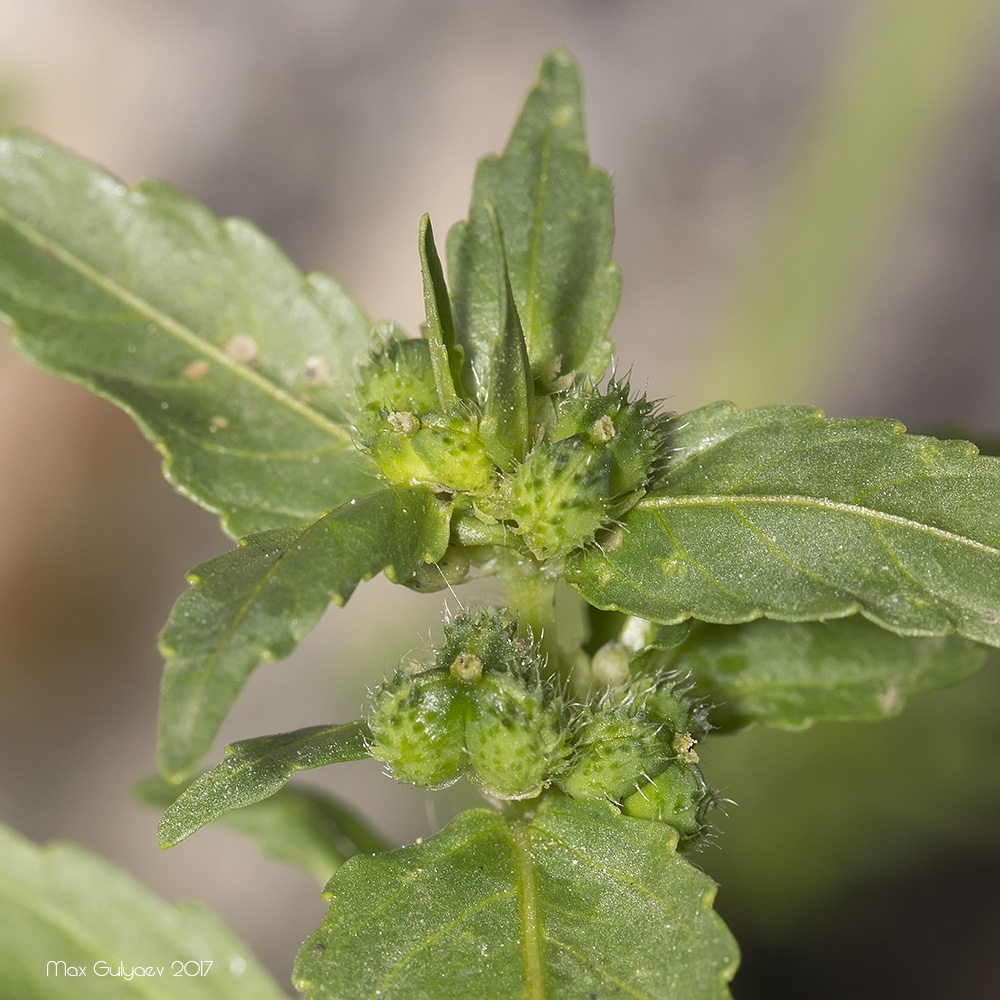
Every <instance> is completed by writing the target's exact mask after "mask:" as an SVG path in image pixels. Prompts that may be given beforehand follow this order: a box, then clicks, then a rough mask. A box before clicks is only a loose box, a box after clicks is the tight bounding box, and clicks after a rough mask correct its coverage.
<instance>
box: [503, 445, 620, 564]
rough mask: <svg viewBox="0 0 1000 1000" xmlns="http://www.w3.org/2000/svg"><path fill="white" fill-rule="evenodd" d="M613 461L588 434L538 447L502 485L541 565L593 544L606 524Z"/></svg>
mask: <svg viewBox="0 0 1000 1000" xmlns="http://www.w3.org/2000/svg"><path fill="white" fill-rule="evenodd" d="M611 464H612V462H611V455H610V454H609V453H608V452H606V451H605V450H604V449H603V448H601V447H599V446H597V445H595V444H594V443H593V441H591V439H590V437H589V436H588V435H586V434H577V435H575V436H574V437H571V438H565V439H563V440H562V441H556V442H554V443H552V444H541V445H537V446H536V447H535V448H534V450H532V451H531V452H530V453H529V454H528V455H527V457H526V458H525V460H524V462H522V463H521V465H519V466H517V467H516V468H515V469H514V470H513V472H512V473H511V475H509V476H507V477H506V479H505V480H504V483H503V493H504V501H505V506H506V509H507V513H508V516H509V518H510V519H511V520H512V521H514V522H515V524H516V526H517V527H516V529H515V530H516V532H517V534H518V535H520V536H521V538H522V539H524V542H525V544H527V546H528V548H529V549H531V551H532V553H533V554H534V555H535V556H537V557H538V558H539V559H550V558H552V557H553V556H557V555H561V554H563V553H566V552H570V551H571V550H572V549H575V548H578V547H579V546H581V545H583V544H585V543H586V542H589V541H590V540H591V539H592V538H593V537H594V535H595V534H596V533H597V530H598V529H599V528H600V527H601V526H602V525H603V524H604V522H605V520H606V519H607V503H608V498H609V496H610V492H611Z"/></svg>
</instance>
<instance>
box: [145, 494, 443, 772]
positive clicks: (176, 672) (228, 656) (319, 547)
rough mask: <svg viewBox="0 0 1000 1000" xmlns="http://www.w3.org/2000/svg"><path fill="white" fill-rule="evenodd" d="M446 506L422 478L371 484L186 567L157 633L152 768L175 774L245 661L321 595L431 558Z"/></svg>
mask: <svg viewBox="0 0 1000 1000" xmlns="http://www.w3.org/2000/svg"><path fill="white" fill-rule="evenodd" d="M450 514H451V509H450V507H448V505H447V504H444V503H442V502H441V501H439V500H437V499H436V498H435V497H434V495H433V494H431V493H430V492H428V491H427V490H423V489H419V488H409V487H400V488H397V489H382V490H379V491H378V492H377V493H372V494H370V495H369V496H366V497H363V498H361V499H359V500H357V501H356V502H355V501H353V500H352V501H351V502H350V503H347V504H344V505H343V506H342V507H338V508H337V509H336V510H334V511H331V512H330V513H329V514H326V515H324V516H323V517H321V518H320V519H319V520H318V521H316V522H315V523H314V524H311V525H309V526H308V527H307V528H305V529H304V530H297V529H293V528H280V529H277V530H275V531H265V532H261V533H260V534H257V535H251V536H249V537H248V538H246V539H244V540H243V542H242V543H241V547H240V548H238V549H235V550H233V551H232V552H227V553H225V554H224V555H221V556H218V557H217V558H215V559H211V560H209V561H208V562H206V563H203V564H202V565H201V566H198V567H196V568H195V569H194V570H193V572H192V574H191V581H192V587H191V589H190V590H189V591H187V593H185V594H183V595H182V596H181V598H180V600H178V602H177V604H176V605H175V607H174V610H173V612H172V613H171V615H170V619H169V621H168V622H167V624H166V627H165V628H164V630H163V634H162V636H161V647H162V651H163V654H164V656H166V657H167V663H166V668H165V670H164V675H163V687H162V692H161V702H160V762H161V767H162V769H163V773H164V774H165V775H166V776H167V777H168V778H171V779H173V780H179V779H181V778H183V777H185V776H187V775H188V774H189V773H190V772H191V770H192V769H193V768H194V767H196V766H197V764H198V762H199V761H200V760H201V758H202V757H203V756H204V754H205V752H206V751H207V750H208V747H209V745H210V744H211V742H212V740H213V738H214V737H215V734H216V732H217V731H218V728H219V726H220V725H221V723H222V720H223V718H224V717H225V715H226V713H227V712H228V711H229V707H230V705H232V703H233V701H234V700H235V699H236V696H237V695H238V694H239V692H240V691H241V690H242V688H243V685H244V684H245V683H246V681H247V678H249V676H250V674H251V673H252V672H253V671H254V669H255V668H256V667H257V665H258V664H259V663H260V662H261V661H262V660H270V659H280V658H281V657H284V656H288V654H289V653H291V652H292V651H293V650H294V649H295V647H296V646H297V645H298V644H299V643H300V642H301V641H302V639H303V638H304V637H305V636H306V634H307V633H308V632H309V631H310V629H312V627H313V626H314V625H315V624H316V622H317V621H318V620H319V618H320V616H321V615H322V614H323V612H324V611H325V610H326V607H327V605H328V604H329V603H330V601H331V600H332V601H335V602H336V603H337V604H343V603H344V602H345V601H346V600H347V599H348V598H349V597H350V595H351V594H352V593H353V592H354V589H355V587H357V585H358V584H359V583H360V582H361V581H362V580H367V579H370V578H371V577H373V576H374V575H375V574H376V573H379V572H382V571H383V570H384V571H385V573H386V575H387V576H388V577H389V578H390V579H393V580H399V581H405V580H407V579H408V578H409V577H411V576H412V575H413V573H414V572H415V570H416V569H417V567H418V566H420V565H422V564H423V563H425V562H436V561H437V560H438V559H440V558H441V556H442V555H443V554H444V551H445V549H446V548H447V546H448V524H449V518H450Z"/></svg>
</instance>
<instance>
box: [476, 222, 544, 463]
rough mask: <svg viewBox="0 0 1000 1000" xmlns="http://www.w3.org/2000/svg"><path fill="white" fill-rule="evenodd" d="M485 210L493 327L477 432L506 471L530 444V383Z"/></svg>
mask: <svg viewBox="0 0 1000 1000" xmlns="http://www.w3.org/2000/svg"><path fill="white" fill-rule="evenodd" d="M486 211H487V215H488V216H489V219H490V227H491V230H492V236H493V248H494V254H495V260H496V263H495V265H494V266H495V269H496V275H497V294H498V301H497V317H498V323H499V329H498V332H497V339H496V342H495V343H494V345H493V355H492V359H491V361H490V369H489V371H490V380H489V385H488V386H487V389H486V397H485V399H484V400H483V419H482V420H481V421H480V424H479V433H480V435H481V436H482V438H483V441H484V443H485V444H486V450H487V451H488V452H489V454H490V458H491V459H492V460H493V462H494V464H495V465H498V466H499V467H500V468H501V469H505V470H509V469H511V468H513V466H514V464H515V463H516V462H521V461H523V460H524V456H525V453H526V452H527V451H528V449H529V448H530V447H531V437H532V412H531V402H532V399H533V397H534V385H533V382H532V378H531V365H530V363H529V362H528V349H527V346H526V345H525V342H524V331H523V330H522V329H521V321H520V319H519V318H518V315H517V306H516V305H515V303H514V293H513V292H512V291H511V287H510V276H509V273H508V269H507V255H506V253H505V251H504V242H503V233H502V232H501V230H500V220H499V219H498V218H497V215H496V210H495V209H494V206H493V203H492V202H487V204H486Z"/></svg>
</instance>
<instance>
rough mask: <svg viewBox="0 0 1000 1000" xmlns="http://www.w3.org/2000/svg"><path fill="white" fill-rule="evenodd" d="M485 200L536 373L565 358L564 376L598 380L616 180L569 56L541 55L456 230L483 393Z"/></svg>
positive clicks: (608, 308)
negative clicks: (594, 141) (596, 160)
mask: <svg viewBox="0 0 1000 1000" xmlns="http://www.w3.org/2000/svg"><path fill="white" fill-rule="evenodd" d="M487 200H489V201H491V202H493V204H494V205H495V206H496V211H497V215H498V216H499V218H500V224H501V226H502V228H503V234H504V241H505V244H506V249H507V261H508V264H509V267H510V282H511V286H512V288H513V290H514V300H515V302H516V303H517V310H518V312H519V314H520V317H521V324H522V326H523V327H524V336H525V339H526V341H527V344H528V356H529V358H530V359H531V364H532V367H533V368H534V369H535V371H536V373H537V372H538V371H539V370H540V369H541V368H542V367H544V366H545V365H546V363H547V362H549V361H551V360H552V359H553V358H555V357H556V356H557V355H561V356H562V370H563V372H570V371H578V372H581V373H584V374H587V375H590V376H591V377H592V378H593V379H595V380H597V379H599V378H600V377H601V375H603V374H604V370H605V369H606V368H607V366H608V363H609V362H610V360H611V344H610V342H609V341H608V339H607V332H608V328H609V327H610V326H611V320H612V319H613V317H614V314H615V311H616V310H617V308H618V300H619V297H620V295H621V273H620V271H619V270H618V268H617V266H616V265H614V264H613V263H611V244H612V239H613V235H614V221H613V218H612V206H611V182H610V180H609V178H608V176H607V174H605V173H604V172H603V171H601V170H599V169H597V168H596V167H592V166H591V165H590V156H589V153H588V151H587V143H586V137H585V135H584V129H583V112H582V109H581V105H580V76H579V72H578V70H577V67H576V64H575V63H574V62H573V60H572V58H571V57H570V56H569V55H568V54H567V53H565V52H561V51H557V52H554V53H552V54H551V55H549V56H548V57H547V58H546V60H545V61H544V62H543V63H542V67H541V70H540V71H539V77H538V85H537V86H536V87H535V89H534V90H533V91H532V92H531V93H530V94H529V95H528V99H527V100H526V102H525V104H524V108H523V110H522V111H521V115H520V117H519V118H518V121H517V124H516V125H515V127H514V131H513V133H512V135H511V137H510V141H509V142H508V143H507V148H506V149H505V150H504V153H503V155H502V156H499V157H495V156H492V157H487V158H486V159H484V160H481V161H480V163H479V166H478V168H477V170H476V179H475V184H474V187H473V192H472V204H471V206H470V209H469V221H468V222H467V223H464V222H461V223H458V224H456V225H455V226H454V227H453V228H452V230H451V232H450V233H449V234H448V276H449V278H450V281H451V292H452V300H453V303H454V314H455V327H456V333H457V336H458V339H459V342H460V343H461V344H463V345H464V346H465V348H466V357H467V359H469V360H471V361H472V366H473V369H474V372H475V380H476V381H477V383H478V384H479V385H481V386H482V387H483V388H484V389H485V387H486V385H487V384H488V382H489V371H488V369H489V364H490V358H491V356H492V350H493V342H494V340H495V339H496V337H497V335H498V331H499V330H500V325H499V321H498V315H497V302H498V299H499V292H500V291H501V290H500V289H498V287H497V283H496V267H495V265H494V251H493V247H492V240H491V235H490V220H489V216H488V213H487V211H486V202H487Z"/></svg>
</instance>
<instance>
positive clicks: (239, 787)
mask: <svg viewBox="0 0 1000 1000" xmlns="http://www.w3.org/2000/svg"><path fill="white" fill-rule="evenodd" d="M368 739H369V732H368V727H367V725H365V723H364V722H350V723H347V724H345V725H339V726H308V727H307V728H305V729H296V730H295V731H294V732H291V733H278V734H276V735H274V736H258V737H255V738H254V739H249V740H240V741H239V742H237V743H231V744H230V745H229V746H227V747H226V752H225V757H224V758H223V760H222V763H221V764H217V765H216V766H215V767H213V768H212V769H211V770H209V771H206V772H205V773H204V774H202V775H201V776H199V777H198V778H195V780H194V781H192V782H191V784H190V785H188V786H187V788H185V789H184V791H183V792H181V794H180V795H178V796H177V797H176V798H175V799H174V800H173V801H172V802H170V803H169V804H168V806H167V809H166V812H164V814H163V817H162V818H161V819H160V824H159V827H158V829H157V838H158V839H159V842H160V847H163V848H167V847H174V846H175V845H176V844H179V843H180V842H181V841H182V840H186V839H187V838H188V837H190V836H191V834H192V833H194V832H195V831H196V830H200V829H201V828H202V827H203V826H205V825H206V824H207V823H211V822H212V820H214V819H218V817H220V816H222V815H223V814H226V813H229V812H231V811H232V810H234V809H243V808H244V807H246V806H250V805H253V804H255V803H258V802H261V801H262V800H263V799H266V798H268V797H270V796H272V795H274V794H275V793H276V792H277V791H278V790H279V789H281V788H282V787H283V786H284V785H285V784H286V783H287V782H288V781H289V779H290V778H291V777H292V775H293V774H294V773H295V772H296V771H307V770H310V769H312V768H316V767H325V766H326V765H327V764H340V763H343V762H344V761H349V760H363V759H364V758H366V757H368V756H369V754H368ZM331 870H332V869H331Z"/></svg>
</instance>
